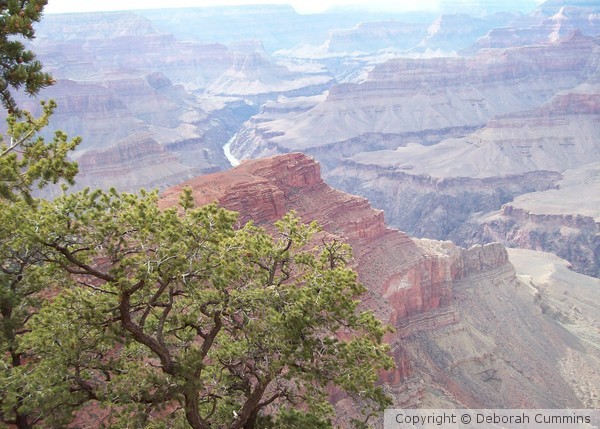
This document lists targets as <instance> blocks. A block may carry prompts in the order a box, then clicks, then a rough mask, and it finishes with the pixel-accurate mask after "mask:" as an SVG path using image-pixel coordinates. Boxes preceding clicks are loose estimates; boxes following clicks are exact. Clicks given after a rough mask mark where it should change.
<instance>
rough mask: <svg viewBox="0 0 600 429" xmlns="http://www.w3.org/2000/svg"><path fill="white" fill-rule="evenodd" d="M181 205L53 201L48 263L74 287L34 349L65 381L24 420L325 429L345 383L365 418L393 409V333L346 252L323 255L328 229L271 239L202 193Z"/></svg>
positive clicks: (43, 395)
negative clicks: (332, 396) (331, 392)
mask: <svg viewBox="0 0 600 429" xmlns="http://www.w3.org/2000/svg"><path fill="white" fill-rule="evenodd" d="M181 204H182V209H183V210H182V212H183V213H182V214H181V213H178V212H177V210H176V209H167V210H163V211H161V210H159V208H158V205H157V194H156V193H155V192H153V193H142V195H141V196H136V195H131V194H119V193H117V192H115V191H110V192H107V193H105V192H101V191H84V192H80V193H77V194H73V195H68V196H63V197H61V198H59V199H57V200H56V201H55V202H45V203H43V204H41V206H40V207H39V209H38V210H37V211H36V216H35V219H31V226H32V231H35V232H34V234H35V237H36V241H37V242H38V243H39V244H40V245H41V246H43V249H44V250H43V251H42V254H43V258H44V260H45V263H46V264H49V266H52V267H55V268H58V269H59V270H60V271H62V272H66V273H69V274H70V276H71V278H72V279H73V281H74V282H73V283H72V285H71V286H70V287H64V288H62V290H61V291H60V292H59V293H58V295H57V296H56V297H55V298H54V299H52V300H51V301H49V302H48V303H47V305H45V306H43V307H42V309H41V310H40V311H39V313H38V314H37V315H35V316H34V318H33V319H32V320H31V322H30V323H29V324H28V328H29V329H30V332H29V333H28V334H27V335H26V339H25V341H24V342H23V349H24V350H35V351H36V354H37V355H38V356H39V357H40V362H41V363H40V364H39V365H38V366H37V368H36V369H35V371H41V373H39V375H40V376H41V374H42V373H45V372H49V373H52V374H54V378H52V377H50V378H49V380H51V382H49V383H46V384H47V385H43V383H39V382H38V384H37V385H35V389H32V391H31V392H28V396H27V400H26V401H25V403H24V404H23V408H24V409H25V408H27V407H30V408H31V409H36V410H38V411H39V412H41V413H43V414H45V415H48V416H52V413H53V412H54V414H56V416H53V418H57V419H59V418H64V416H65V415H68V412H66V411H65V413H63V414H62V415H58V414H57V413H56V411H55V410H57V409H63V410H70V409H72V408H73V407H76V406H78V404H80V403H82V402H84V401H85V400H94V401H97V402H98V403H99V404H102V405H103V406H104V407H105V408H106V410H107V412H108V413H109V415H110V419H111V426H112V427H131V426H130V425H131V424H132V422H133V421H135V422H136V423H135V427H161V425H165V426H164V427H176V426H179V425H181V427H194V428H207V427H209V426H211V425H212V427H228V428H251V427H258V426H256V425H258V424H259V423H260V424H261V427H267V426H265V424H266V422H267V421H270V422H271V423H269V425H274V426H270V427H307V428H309V427H313V428H321V427H331V426H330V423H328V422H329V421H330V418H331V417H332V413H333V411H332V408H331V405H330V404H329V402H328V394H327V391H328V390H327V389H329V388H331V386H337V388H338V389H341V390H343V391H345V392H346V393H347V394H348V395H350V396H352V397H355V398H356V399H357V403H359V404H361V405H364V409H363V411H364V413H365V414H366V415H369V414H370V413H372V412H375V411H379V410H380V409H381V408H382V407H383V406H384V405H386V404H387V398H386V397H385V395H384V394H383V392H382V391H381V389H380V388H378V387H375V382H376V381H377V378H378V371H379V370H381V369H385V368H390V367H391V365H392V362H391V359H390V357H389V356H388V355H387V351H388V347H387V346H386V345H385V344H382V342H381V340H382V336H383V334H384V332H385V329H386V328H385V327H384V326H383V325H382V324H381V323H380V322H379V321H378V320H377V319H375V317H374V316H373V315H372V314H371V313H370V312H360V311H358V309H357V306H358V300H357V298H358V297H359V296H360V295H361V294H362V293H363V292H364V288H363V287H362V286H361V285H360V284H359V283H358V282H357V278H356V274H355V273H354V271H352V270H351V269H349V268H348V266H347V265H346V264H347V262H346V261H348V260H349V257H350V255H349V248H348V247H347V246H346V245H342V244H340V243H337V242H332V243H325V244H324V245H323V246H320V247H314V246H313V245H312V244H311V243H312V242H313V241H314V240H313V241H311V240H312V239H313V238H314V235H315V233H316V232H317V231H318V228H317V226H316V225H315V224H308V225H307V224H303V223H301V222H300V221H299V219H298V218H297V217H296V216H295V214H294V213H289V214H288V215H286V216H285V217H284V218H283V219H281V220H280V221H279V222H277V223H276V225H275V228H276V232H274V233H273V235H271V234H269V233H267V232H266V231H265V230H263V229H261V228H258V227H256V226H254V225H253V224H252V223H248V224H246V225H243V226H239V225H238V221H237V215H236V214H235V213H233V212H229V211H227V210H224V209H221V208H219V207H217V206H215V205H208V206H205V207H200V208H195V207H193V201H192V200H191V199H190V193H189V191H188V192H184V194H183V196H182V201H181ZM68 284H69V283H65V285H68ZM35 371H34V372H35ZM56 374H63V376H62V378H61V377H60V376H56ZM34 378H35V379H39V377H38V376H35V377H34ZM286 404H287V406H286ZM289 406H292V407H291V408H290V407H289ZM299 410H302V412H300V411H299ZM161 422H162V423H161ZM184 422H185V424H184ZM261 422H262V423H261ZM293 422H296V423H293Z"/></svg>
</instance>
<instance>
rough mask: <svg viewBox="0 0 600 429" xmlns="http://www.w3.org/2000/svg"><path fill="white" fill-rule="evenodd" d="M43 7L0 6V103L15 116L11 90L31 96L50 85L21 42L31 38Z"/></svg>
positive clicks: (27, 0)
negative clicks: (21, 90) (21, 89)
mask: <svg viewBox="0 0 600 429" xmlns="http://www.w3.org/2000/svg"><path fill="white" fill-rule="evenodd" d="M47 3H48V1H47V0H7V1H2V2H0V64H1V66H0V99H1V101H2V104H3V105H4V107H5V108H6V109H7V110H8V112H9V113H11V114H16V115H17V116H20V115H21V113H22V111H21V110H20V109H19V108H18V107H17V105H16V102H15V99H14V97H13V95H12V93H11V87H12V88H13V90H18V89H20V88H23V89H24V90H25V92H26V93H27V94H29V95H34V94H37V93H38V92H39V90H40V89H42V88H44V87H46V86H48V85H52V83H53V82H54V81H53V79H52V77H51V76H50V75H49V74H48V73H45V72H43V71H42V64H41V63H40V62H39V61H37V60H36V59H35V54H34V53H33V52H32V51H29V50H27V49H25V46H24V44H23V42H22V40H23V39H25V40H31V39H33V38H34V36H35V32H34V29H33V23H35V22H38V21H39V20H40V19H41V17H42V12H43V10H44V7H45V6H46V4H47Z"/></svg>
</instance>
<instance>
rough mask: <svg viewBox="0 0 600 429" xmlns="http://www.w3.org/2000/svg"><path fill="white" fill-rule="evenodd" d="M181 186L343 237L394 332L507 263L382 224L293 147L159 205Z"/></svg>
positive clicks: (490, 249)
mask: <svg viewBox="0 0 600 429" xmlns="http://www.w3.org/2000/svg"><path fill="white" fill-rule="evenodd" d="M187 186H189V187H191V188H192V189H193V195H194V198H195V200H196V202H197V203H198V204H207V203H210V202H213V201H217V202H219V204H221V205H222V206H224V207H225V208H227V209H230V210H235V211H238V212H239V213H240V214H241V220H242V221H244V222H245V221H248V220H250V219H252V220H253V221H254V222H256V223H259V224H260V223H264V222H271V221H274V220H276V219H278V218H280V217H281V216H282V215H283V214H285V213H286V212H287V211H289V210H291V209H294V210H296V211H297V213H298V214H299V216H301V218H302V219H303V220H305V221H312V220H316V221H318V222H319V224H320V225H321V226H322V227H323V229H324V230H325V231H326V232H328V233H330V234H334V235H335V236H338V237H342V238H343V239H344V240H346V241H347V242H348V243H350V244H351V245H352V247H353V249H354V257H355V261H356V267H357V270H358V273H359V276H360V280H361V281H362V282H363V283H364V284H365V285H366V286H367V288H368V289H369V294H368V297H367V298H366V300H365V303H366V305H367V306H369V307H370V308H372V309H374V310H375V311H376V312H377V313H378V314H379V316H380V317H383V318H385V320H387V321H388V322H390V323H392V324H393V325H394V326H397V327H398V328H401V329H400V331H399V333H400V335H409V334H410V333H414V332H416V331H418V330H420V329H423V328H425V329H428V328H431V327H434V326H440V325H445V324H448V323H453V322H454V321H455V318H456V316H455V315H454V312H453V310H452V309H450V308H449V307H450V306H451V303H452V284H453V282H454V281H455V280H460V279H463V278H465V277H467V276H468V275H470V274H472V273H477V272H480V271H483V270H486V269H489V268H494V267H498V266H502V265H504V264H506V263H507V258H506V252H505V251H504V248H503V247H501V246H499V245H489V246H486V247H481V246H480V247H478V248H474V249H471V250H464V249H460V248H457V247H456V246H454V245H453V244H451V243H449V242H446V243H442V244H441V245H440V244H439V243H436V242H430V241H423V242H421V241H417V240H413V239H411V238H410V237H409V236H408V235H406V234H405V233H403V232H400V231H397V230H392V229H389V228H387V227H386V226H385V222H384V217H383V212H382V211H380V210H375V209H373V208H371V206H370V205H369V203H368V201H367V200H366V199H364V198H360V197H356V196H352V195H349V194H346V193H344V192H341V191H338V190H335V189H333V188H331V187H329V186H328V185H327V184H325V183H324V182H323V180H322V179H321V176H320V167H319V164H318V163H317V162H316V161H314V160H313V159H311V158H309V157H307V156H305V155H303V154H300V153H293V154H289V155H282V156H277V157H273V158H268V159H262V160H253V161H246V162H244V163H242V164H241V165H240V166H239V167H237V168H235V169H233V170H231V171H228V172H223V173H216V174H212V175H207V176H201V177H197V178H194V179H192V180H190V181H188V182H186V183H183V184H181V185H179V186H176V187H173V188H171V189H169V190H168V191H166V192H165V193H164V194H163V197H162V199H161V205H162V206H163V207H164V206H172V205H174V204H176V203H177V201H178V198H179V194H180V192H181V190H182V188H183V187H187ZM433 243H436V244H433ZM439 247H441V249H442V250H440V249H439ZM438 310H440V317H438V316H437V315H436V311H438ZM424 314H425V315H428V316H425V318H423V317H422V316H423V315H424ZM415 318H421V319H420V320H421V323H417V322H416V321H415V320H416V319H415ZM425 319H428V322H427V323H423V320H425ZM398 353H399V354H398V356H401V353H400V352H398ZM408 366H409V365H408V364H407V362H399V366H398V368H399V371H400V372H401V373H399V374H396V375H395V376H393V377H402V376H404V375H406V373H405V372H404V371H407V368H408Z"/></svg>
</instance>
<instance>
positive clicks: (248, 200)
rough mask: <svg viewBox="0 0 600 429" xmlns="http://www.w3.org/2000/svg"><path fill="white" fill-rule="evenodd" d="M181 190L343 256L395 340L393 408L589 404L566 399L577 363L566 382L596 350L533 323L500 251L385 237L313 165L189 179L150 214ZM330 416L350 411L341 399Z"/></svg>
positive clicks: (582, 396)
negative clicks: (297, 220) (313, 239)
mask: <svg viewBox="0 0 600 429" xmlns="http://www.w3.org/2000/svg"><path fill="white" fill-rule="evenodd" d="M184 186H190V187H191V188H192V189H193V195H194V198H195V200H196V201H197V203H199V204H204V203H208V202H212V201H218V202H219V203H220V204H221V205H223V206H224V207H226V208H229V209H233V210H237V211H239V212H240V213H241V215H242V220H243V221H246V220H249V219H253V220H254V221H255V222H257V223H258V224H263V225H268V223H269V222H272V221H273V220H275V219H277V218H278V217H280V216H281V215H283V214H284V213H285V212H286V211H288V210H291V209H294V210H296V211H297V212H298V214H299V215H300V216H301V218H302V219H303V220H305V221H311V220H317V221H318V222H319V223H320V224H321V225H322V226H323V229H324V231H325V233H326V234H329V235H333V236H335V237H339V238H342V239H344V240H347V241H348V242H349V243H350V244H351V245H352V246H353V249H354V256H355V264H356V269H357V270H358V272H359V276H360V280H361V281H362V282H363V283H364V284H365V285H366V286H367V288H368V293H367V296H366V298H365V300H364V305H365V306H368V307H369V308H371V309H373V310H374V311H375V312H376V313H377V314H378V315H379V316H380V317H381V318H383V319H384V320H386V321H388V322H389V323H391V324H392V325H393V326H395V327H396V329H397V331H396V333H394V334H390V335H389V337H388V340H389V341H390V342H391V343H392V345H393V355H394V357H395V360H396V363H397V369H396V370H395V371H394V372H392V373H388V374H382V379H383V381H384V382H385V383H386V386H387V388H388V389H389V391H390V392H391V393H392V394H393V395H394V398H395V402H396V405H398V406H434V405H435V406H445V405H451V406H469V407H491V408H493V407H508V408H510V407H512V408H517V407H520V406H529V407H541V408H544V407H547V408H552V407H559V408H560V407H567V406H569V407H582V406H597V405H598V397H599V396H598V393H599V392H598V389H597V387H593V386H592V387H590V386H587V385H586V388H585V389H582V390H576V389H575V386H574V385H573V383H572V382H571V380H572V375H573V374H572V371H577V368H578V364H577V363H578V362H580V363H584V364H585V366H582V367H581V368H582V371H581V372H579V373H577V374H576V377H577V379H583V378H585V377H586V376H587V372H588V371H589V370H591V369H593V368H594V367H596V368H597V365H598V363H600V349H598V348H597V347H596V348H595V347H590V346H588V345H587V344H585V343H584V342H583V341H582V340H581V338H580V336H579V334H578V333H577V332H575V333H574V332H571V331H567V330H565V329H564V328H563V327H561V325H560V324H559V323H558V322H557V321H556V320H554V319H553V318H548V317H546V316H545V315H544V314H542V309H541V308H540V307H539V305H538V304H536V301H535V295H534V294H535V291H534V290H532V289H531V287H530V286H529V285H528V284H524V283H522V282H521V281H519V280H518V279H517V277H515V271H514V268H513V266H512V265H511V264H510V262H509V261H508V255H507V253H506V250H505V249H504V248H503V247H502V246H501V245H499V244H489V245H486V246H474V247H472V248H470V249H462V248H460V247H457V246H455V245H453V244H452V243H450V242H438V241H432V240H426V239H423V240H417V239H413V238H411V237H409V236H408V235H406V234H405V233H402V232H400V231H397V230H393V229H389V228H387V227H386V226H385V223H384V218H383V213H382V212H381V211H378V210H374V209H372V208H371V207H370V206H369V203H368V202H367V201H366V200H365V199H363V198H360V197H355V196H352V195H349V194H346V193H343V192H341V191H338V190H335V189H333V188H331V187H329V186H328V185H326V184H325V183H324V182H323V180H322V178H321V176H320V167H319V164H317V163H316V162H315V161H314V160H312V159H310V158H308V157H307V156H305V155H302V154H298V153H293V154H289V155H282V156H276V157H273V158H267V159H262V160H255V161H246V162H244V163H242V164H241V165H240V166H239V167H236V168H234V169H232V170H230V171H228V172H224V173H216V174H212V175H207V176H202V177H197V178H194V179H192V180H190V181H188V182H186V183H184V184H182V185H179V186H177V187H174V188H171V189H169V190H167V191H166V192H165V193H164V194H163V196H162V199H161V205H162V206H172V205H174V204H176V203H177V200H178V196H179V193H180V191H181V189H182V188H183V187H184ZM590 305H591V306H592V307H593V308H597V304H596V303H593V302H592V303H590ZM588 322H589V325H590V326H589V329H597V324H598V321H597V320H591V319H590V320H589V321H588ZM586 332H587V328H586ZM569 377H571V378H569ZM575 384H577V383H575ZM337 406H338V409H340V410H342V411H343V412H348V413H350V412H351V410H350V409H349V408H348V405H347V404H346V403H345V402H344V400H340V401H339V402H338V403H337ZM342 414H343V413H342Z"/></svg>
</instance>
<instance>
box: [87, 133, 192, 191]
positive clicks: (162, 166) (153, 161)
mask: <svg viewBox="0 0 600 429" xmlns="http://www.w3.org/2000/svg"><path fill="white" fill-rule="evenodd" d="M78 164H79V169H80V171H81V172H82V174H80V175H78V176H77V182H76V186H75V189H81V188H84V187H86V186H90V187H95V188H96V187H107V186H109V185H110V186H112V187H115V188H116V189H118V190H120V191H130V192H132V191H137V190H138V189H140V188H154V187H160V186H165V184H175V183H179V182H181V181H182V180H185V179H187V178H189V177H192V176H194V175H196V174H199V173H200V171H199V170H196V169H193V168H190V167H187V166H185V165H183V164H182V163H180V162H179V160H178V159H177V157H176V156H175V155H174V154H173V153H170V152H169V151H167V150H166V149H165V148H164V146H162V145H160V144H159V143H158V142H157V141H156V140H154V139H153V138H152V136H151V134H149V133H137V134H133V135H131V136H129V137H128V138H126V139H124V140H122V141H119V142H117V143H116V144H115V145H113V146H111V147H109V148H105V149H97V150H90V151H87V152H86V153H84V154H83V155H82V156H81V157H80V158H79V159H78ZM107 177H111V178H112V180H111V181H110V182H107Z"/></svg>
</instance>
